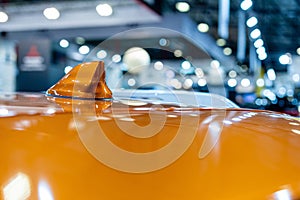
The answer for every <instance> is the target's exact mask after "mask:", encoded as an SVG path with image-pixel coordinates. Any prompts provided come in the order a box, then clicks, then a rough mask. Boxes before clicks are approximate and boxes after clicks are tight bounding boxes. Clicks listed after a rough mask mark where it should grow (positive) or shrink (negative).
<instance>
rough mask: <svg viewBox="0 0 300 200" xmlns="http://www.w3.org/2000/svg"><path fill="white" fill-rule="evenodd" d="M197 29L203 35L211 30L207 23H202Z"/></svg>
mask: <svg viewBox="0 0 300 200" xmlns="http://www.w3.org/2000/svg"><path fill="white" fill-rule="evenodd" d="M197 29H198V31H200V32H202V33H206V32H207V31H208V30H209V26H208V24H206V23H200V24H198V26H197Z"/></svg>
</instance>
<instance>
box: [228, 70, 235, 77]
mask: <svg viewBox="0 0 300 200" xmlns="http://www.w3.org/2000/svg"><path fill="white" fill-rule="evenodd" d="M228 76H229V77H230V78H235V77H236V76H237V73H236V71H234V70H231V71H230V72H229V73H228Z"/></svg>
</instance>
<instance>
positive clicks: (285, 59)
mask: <svg viewBox="0 0 300 200" xmlns="http://www.w3.org/2000/svg"><path fill="white" fill-rule="evenodd" d="M279 62H280V64H282V65H287V64H290V63H291V57H290V56H289V55H288V54H284V55H281V56H280V57H279Z"/></svg>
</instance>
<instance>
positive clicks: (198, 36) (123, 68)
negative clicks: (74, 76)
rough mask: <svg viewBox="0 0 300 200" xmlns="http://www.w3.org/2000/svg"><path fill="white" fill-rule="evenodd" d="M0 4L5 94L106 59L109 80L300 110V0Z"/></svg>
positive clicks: (0, 82)
mask: <svg viewBox="0 0 300 200" xmlns="http://www.w3.org/2000/svg"><path fill="white" fill-rule="evenodd" d="M0 3H1V4H0V32H1V36H0V92H2V91H4V92H14V91H25V92H37V91H38V92H39V91H41V92H43V91H45V90H46V89H48V88H49V87H50V86H51V85H53V84H54V83H55V82H56V81H58V80H59V79H60V78H61V77H62V76H64V75H65V73H67V72H68V71H69V70H70V69H72V67H74V66H76V65H77V64H79V63H81V62H84V61H90V60H104V61H105V64H106V68H107V83H108V85H109V86H110V87H111V88H129V89H148V90H151V89H170V88H171V89H173V90H188V91H189V90H191V91H201V92H211V93H219V94H221V95H224V96H226V97H227V98H229V99H231V100H232V101H234V102H235V103H237V104H238V105H240V106H241V107H248V108H257V109H268V110H275V111H280V112H284V113H289V114H291V115H294V116H298V115H299V108H300V102H299V100H300V93H299V91H300V36H299V34H298V32H299V31H300V18H299V17H298V16H299V15H300V1H299V0H289V1H280V0H264V1H259V0H186V1H178V0H106V1H102V0H86V1H83V0H82V1H78V0H51V1H42V0H24V1H21V0H0ZM224 88H225V89H224Z"/></svg>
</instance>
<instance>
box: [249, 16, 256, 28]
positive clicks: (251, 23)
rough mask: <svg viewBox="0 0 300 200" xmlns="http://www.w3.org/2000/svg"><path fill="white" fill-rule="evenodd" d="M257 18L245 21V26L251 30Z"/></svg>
mask: <svg viewBox="0 0 300 200" xmlns="http://www.w3.org/2000/svg"><path fill="white" fill-rule="evenodd" d="M257 22H258V21H257V18H256V17H250V18H249V19H248V20H247V22H246V24H247V26H248V27H249V28H251V27H253V26H255V25H256V24H257Z"/></svg>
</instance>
